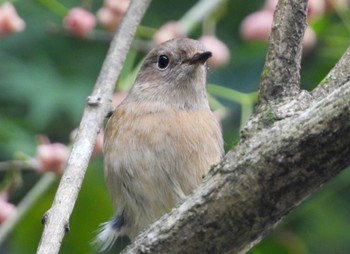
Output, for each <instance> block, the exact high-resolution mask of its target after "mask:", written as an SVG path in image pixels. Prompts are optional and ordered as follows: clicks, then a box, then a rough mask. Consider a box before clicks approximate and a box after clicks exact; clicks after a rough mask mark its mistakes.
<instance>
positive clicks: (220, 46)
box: [198, 35, 230, 67]
mask: <svg viewBox="0 0 350 254" xmlns="http://www.w3.org/2000/svg"><path fill="white" fill-rule="evenodd" d="M198 40H199V41H200V42H202V44H203V45H204V47H205V48H206V49H207V50H208V51H211V52H212V53H213V56H212V57H210V58H209V59H208V64H209V66H211V67H220V66H222V65H225V64H227V63H228V62H229V61H230V49H229V48H228V47H227V46H226V44H225V43H224V42H222V41H221V40H219V39H218V38H217V37H215V36H212V35H204V36H202V37H200V38H199V39H198Z"/></svg>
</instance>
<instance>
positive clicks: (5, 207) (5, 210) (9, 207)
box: [0, 193, 16, 224]
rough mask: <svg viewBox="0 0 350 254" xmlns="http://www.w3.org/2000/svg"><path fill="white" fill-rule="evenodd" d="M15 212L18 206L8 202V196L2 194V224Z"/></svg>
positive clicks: (0, 199)
mask: <svg viewBox="0 0 350 254" xmlns="http://www.w3.org/2000/svg"><path fill="white" fill-rule="evenodd" d="M15 212H16V206H15V205H13V204H11V203H9V202H8V201H7V194H6V193H0V224H2V223H3V222H5V221H6V220H7V219H8V218H9V217H10V216H11V215H12V214H13V213H15Z"/></svg>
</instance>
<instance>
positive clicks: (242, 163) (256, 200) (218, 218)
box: [124, 82, 350, 253]
mask: <svg viewBox="0 0 350 254" xmlns="http://www.w3.org/2000/svg"><path fill="white" fill-rule="evenodd" d="M349 98H350V82H348V83H346V84H345V85H343V86H342V87H339V88H337V89H336V90H335V91H333V92H332V93H331V94H329V95H328V96H326V97H325V98H324V99H322V100H320V101H318V102H314V103H313V104H312V105H311V106H310V107H309V109H307V110H305V111H304V112H303V113H301V114H296V115H295V116H294V117H290V118H286V119H284V120H282V121H279V122H275V123H274V124H273V126H272V127H271V128H268V129H262V130H261V131H260V132H259V133H256V134H255V135H254V136H251V137H250V138H249V139H245V140H244V141H243V142H241V143H240V144H238V145H237V146H236V148H235V149H234V150H233V151H232V152H230V153H228V154H227V156H226V160H225V161H223V162H222V163H221V164H220V165H218V166H217V167H216V168H215V169H213V170H212V171H211V172H210V175H209V177H207V178H206V180H205V181H204V183H203V184H202V185H201V186H200V187H199V188H198V189H197V190H196V191H195V193H193V195H191V197H190V198H189V199H187V200H186V201H185V203H183V204H182V205H181V206H180V207H178V208H176V209H174V210H173V211H172V212H171V213H170V214H167V215H165V216H163V217H162V218H161V219H160V220H159V221H157V222H156V223H155V224H153V225H152V226H151V228H150V229H148V230H147V231H146V232H144V233H142V234H141V235H140V236H139V237H138V238H137V239H136V240H135V242H134V243H133V244H132V245H131V246H129V247H128V248H127V249H126V250H125V252H124V253H226V252H230V253H244V252H246V251H247V250H248V249H250V248H251V247H252V246H253V245H254V244H255V243H257V242H258V241H259V240H260V239H261V238H262V237H264V236H265V235H266V234H267V233H268V232H269V231H270V230H271V229H272V228H273V227H274V226H275V225H276V224H277V223H278V222H279V221H280V220H281V219H282V218H283V216H285V215H286V214H288V213H289V212H290V211H291V210H292V209H293V208H294V207H295V206H297V205H298V204H299V203H300V202H301V201H303V200H304V199H305V198H306V197H308V196H309V195H310V194H311V193H312V192H314V191H315V190H316V189H317V188H318V187H319V186H320V185H321V184H322V183H324V182H325V181H327V180H329V179H331V178H332V177H333V176H334V175H336V174H337V173H338V172H339V171H341V170H342V169H344V168H345V167H346V166H348V165H350V101H349Z"/></svg>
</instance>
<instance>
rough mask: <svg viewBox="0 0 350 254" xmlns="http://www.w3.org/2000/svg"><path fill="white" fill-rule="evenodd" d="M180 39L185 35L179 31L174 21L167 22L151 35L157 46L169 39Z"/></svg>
mask: <svg viewBox="0 0 350 254" xmlns="http://www.w3.org/2000/svg"><path fill="white" fill-rule="evenodd" d="M182 37H185V34H184V33H183V32H182V31H181V29H180V27H179V26H178V25H177V23H176V21H169V22H167V23H165V24H164V25H163V26H161V27H160V28H159V29H158V31H157V32H156V33H155V34H154V35H153V42H154V43H155V44H156V45H158V44H161V43H163V42H165V41H168V40H170V39H174V38H182Z"/></svg>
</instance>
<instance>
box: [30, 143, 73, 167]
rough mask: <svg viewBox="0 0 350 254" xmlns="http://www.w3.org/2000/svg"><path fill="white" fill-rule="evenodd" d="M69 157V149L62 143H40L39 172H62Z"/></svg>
mask: <svg viewBox="0 0 350 254" xmlns="http://www.w3.org/2000/svg"><path fill="white" fill-rule="evenodd" d="M68 157H69V149H68V147H67V146H65V145H63V144H60V143H53V144H42V145H38V147H37V151H36V157H35V159H36V162H37V167H38V171H39V172H47V171H53V172H56V173H62V172H63V170H64V166H65V165H66V163H67V160H68Z"/></svg>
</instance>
